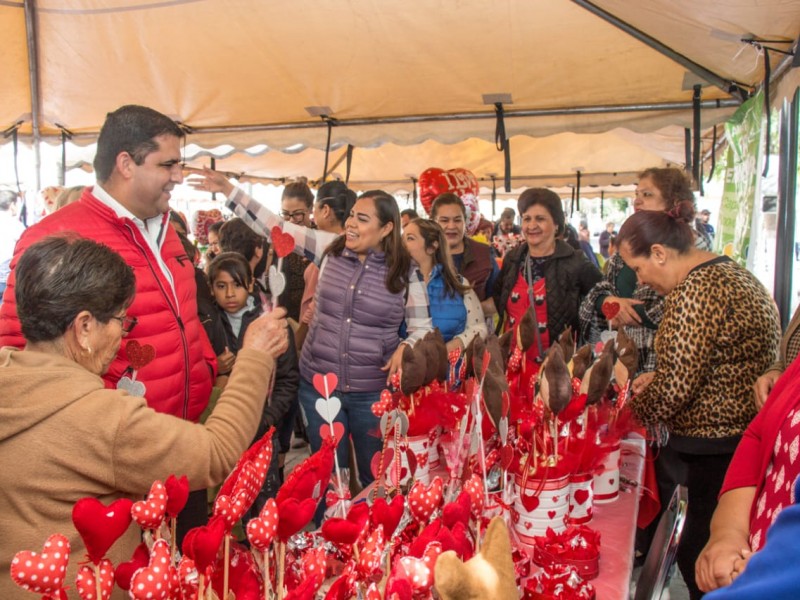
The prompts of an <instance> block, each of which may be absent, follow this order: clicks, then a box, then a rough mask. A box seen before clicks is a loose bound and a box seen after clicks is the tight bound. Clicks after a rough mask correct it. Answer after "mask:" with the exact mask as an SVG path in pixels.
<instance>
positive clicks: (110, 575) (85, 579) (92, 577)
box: [75, 558, 114, 600]
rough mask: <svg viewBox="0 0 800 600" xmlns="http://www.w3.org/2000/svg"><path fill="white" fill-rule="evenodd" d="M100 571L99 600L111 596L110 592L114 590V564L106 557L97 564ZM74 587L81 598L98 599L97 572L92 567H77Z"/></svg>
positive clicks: (87, 599) (85, 599) (86, 599)
mask: <svg viewBox="0 0 800 600" xmlns="http://www.w3.org/2000/svg"><path fill="white" fill-rule="evenodd" d="M97 570H98V571H99V572H100V594H101V595H100V600H108V599H109V598H111V592H112V591H113V590H114V565H112V564H111V561H110V560H108V559H107V558H104V559H103V560H101V561H100V564H99V565H98V566H97ZM75 589H76V590H78V596H80V597H81V600H98V599H97V573H96V572H95V569H94V567H90V566H89V565H83V566H82V567H81V568H80V569H78V576H77V577H76V578H75Z"/></svg>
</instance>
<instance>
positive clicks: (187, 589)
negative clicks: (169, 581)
mask: <svg viewBox="0 0 800 600" xmlns="http://www.w3.org/2000/svg"><path fill="white" fill-rule="evenodd" d="M178 587H179V588H180V594H182V595H180V596H178V597H179V598H194V597H196V594H197V587H198V586H197V566H196V565H195V564H194V561H193V560H192V559H191V558H189V557H188V556H181V561H180V562H179V563H178ZM176 595H177V594H176Z"/></svg>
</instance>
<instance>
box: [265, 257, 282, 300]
mask: <svg viewBox="0 0 800 600" xmlns="http://www.w3.org/2000/svg"><path fill="white" fill-rule="evenodd" d="M268 278H269V291H270V293H271V294H272V297H273V298H277V297H278V296H280V295H281V294H282V293H283V290H285V289H286V277H284V275H283V273H281V272H280V271H279V270H278V268H277V267H276V266H275V265H272V266H271V267H270V268H269V275H268Z"/></svg>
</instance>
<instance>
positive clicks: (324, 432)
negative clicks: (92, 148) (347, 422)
mask: <svg viewBox="0 0 800 600" xmlns="http://www.w3.org/2000/svg"><path fill="white" fill-rule="evenodd" d="M333 435H334V437H335V438H336V445H337V446H338V445H339V442H340V441H341V440H342V438H343V437H344V425H343V424H342V423H339V422H338V421H336V422H335V423H334V424H333ZM319 437H321V438H322V439H323V440H327V439H328V438H329V437H331V426H330V425H328V424H327V423H324V424H323V425H321V426H320V428H319Z"/></svg>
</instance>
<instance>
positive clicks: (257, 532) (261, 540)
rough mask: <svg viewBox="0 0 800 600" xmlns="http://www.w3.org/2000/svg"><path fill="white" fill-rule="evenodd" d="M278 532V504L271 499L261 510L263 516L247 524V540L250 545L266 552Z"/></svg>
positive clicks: (260, 515)
mask: <svg viewBox="0 0 800 600" xmlns="http://www.w3.org/2000/svg"><path fill="white" fill-rule="evenodd" d="M277 532H278V503H277V502H275V498H270V499H269V500H267V502H266V504H264V508H262V509H261V514H259V515H258V517H256V518H255V519H251V520H250V521H249V522H248V523H247V539H248V540H250V545H251V546H253V547H255V548H257V549H258V550H260V551H261V552H264V551H265V550H266V549H267V548H269V546H270V544H271V543H272V540H273V539H275V534H276V533H277Z"/></svg>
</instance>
